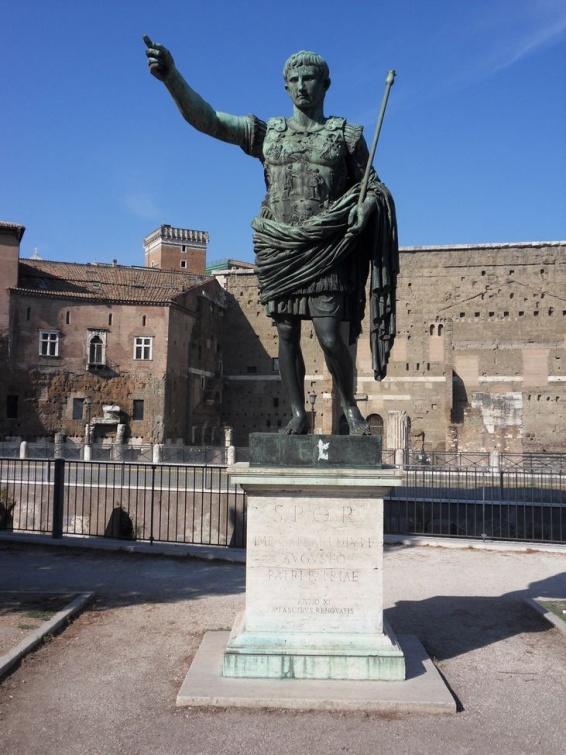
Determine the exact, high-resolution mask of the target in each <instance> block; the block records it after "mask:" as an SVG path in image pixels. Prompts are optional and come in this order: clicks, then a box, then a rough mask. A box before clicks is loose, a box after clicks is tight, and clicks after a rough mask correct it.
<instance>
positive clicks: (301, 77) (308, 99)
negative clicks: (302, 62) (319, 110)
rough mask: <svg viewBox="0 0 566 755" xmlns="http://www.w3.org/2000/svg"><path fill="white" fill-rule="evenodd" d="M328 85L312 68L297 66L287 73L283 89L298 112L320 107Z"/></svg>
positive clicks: (318, 72)
mask: <svg viewBox="0 0 566 755" xmlns="http://www.w3.org/2000/svg"><path fill="white" fill-rule="evenodd" d="M329 83H330V82H329V81H328V80H327V79H324V78H323V77H322V76H321V75H320V71H318V70H317V69H316V68H315V67H314V66H299V67H298V68H292V69H291V70H290V71H289V74H288V76H287V83H286V84H285V89H286V91H287V92H288V94H289V97H290V98H291V99H292V100H293V105H295V106H296V107H298V108H299V109H300V110H310V109H311V108H313V107H317V106H318V105H322V103H323V102H324V96H325V95H326V90H327V89H328V85H329Z"/></svg>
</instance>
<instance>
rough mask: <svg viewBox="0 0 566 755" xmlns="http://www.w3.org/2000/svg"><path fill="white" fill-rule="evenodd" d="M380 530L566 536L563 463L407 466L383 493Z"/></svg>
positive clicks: (500, 536) (509, 536)
mask: <svg viewBox="0 0 566 755" xmlns="http://www.w3.org/2000/svg"><path fill="white" fill-rule="evenodd" d="M384 516H385V532H386V534H413V535H436V536H440V537H442V536H444V537H465V538H482V539H490V540H528V541H540V542H553V543H564V542H566V469H564V470H561V469H559V471H551V470H550V469H549V468H547V467H546V466H545V465H542V466H539V468H538V469H537V468H535V467H534V466H532V467H531V468H529V467H528V466H526V467H525V466H516V467H514V468H513V467H511V468H500V469H490V468H488V467H484V468H482V467H480V466H477V467H471V468H465V469H462V468H455V469H450V468H448V467H446V466H445V467H428V468H427V467H423V466H421V467H416V466H415V467H410V468H407V469H406V470H405V480H404V484H403V485H402V486H401V487H398V488H393V489H392V490H391V491H390V493H389V495H388V496H387V498H386V499H385V510H384Z"/></svg>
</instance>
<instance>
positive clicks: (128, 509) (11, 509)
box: [0, 459, 246, 548]
mask: <svg viewBox="0 0 566 755" xmlns="http://www.w3.org/2000/svg"><path fill="white" fill-rule="evenodd" d="M0 529H4V530H12V531H19V532H37V533H43V534H52V535H53V536H54V537H61V536H63V535H73V536H83V537H89V536H90V537H92V536H95V537H110V538H118V539H123V540H146V541H149V542H154V541H161V542H176V543H190V544H206V545H223V546H232V547H240V548H241V547H244V545H245V536H246V506H245V495H244V493H243V492H242V490H241V489H240V488H239V487H236V486H234V485H231V484H230V482H229V479H228V475H227V473H226V468H225V467H210V466H194V465H193V466H189V465H184V466H181V465H174V464H145V463H124V462H121V463H120V462H96V461H93V462H82V461H67V460H65V459H55V460H46V461H37V460H30V459H0Z"/></svg>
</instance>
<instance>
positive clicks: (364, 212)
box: [346, 199, 375, 236]
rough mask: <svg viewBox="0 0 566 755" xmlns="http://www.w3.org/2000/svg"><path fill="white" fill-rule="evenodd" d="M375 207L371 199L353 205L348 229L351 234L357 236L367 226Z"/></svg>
mask: <svg viewBox="0 0 566 755" xmlns="http://www.w3.org/2000/svg"><path fill="white" fill-rule="evenodd" d="M374 207H375V204H374V202H373V200H371V199H366V200H365V202H363V203H362V204H361V205H359V204H357V205H356V206H355V207H352V209H351V210H350V214H349V215H348V230H347V231H346V233H347V234H348V235H349V236H355V235H357V234H358V233H360V231H362V230H363V229H364V228H365V225H366V223H367V222H368V220H369V217H370V215H371V213H372V212H373V210H374Z"/></svg>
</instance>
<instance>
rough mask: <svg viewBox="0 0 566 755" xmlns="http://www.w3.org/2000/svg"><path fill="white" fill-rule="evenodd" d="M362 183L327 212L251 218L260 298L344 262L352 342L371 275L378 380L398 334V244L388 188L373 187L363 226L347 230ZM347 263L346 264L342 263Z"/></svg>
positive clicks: (263, 213) (300, 283)
mask: <svg viewBox="0 0 566 755" xmlns="http://www.w3.org/2000/svg"><path fill="white" fill-rule="evenodd" d="M359 193H360V185H359V184H356V185H355V186H353V187H351V188H350V189H349V190H347V191H346V192H345V193H344V194H343V195H342V196H341V197H340V198H339V199H337V200H336V201H335V202H334V203H333V204H332V205H331V206H330V207H329V208H328V209H327V210H324V211H323V212H321V213H320V214H319V215H315V216H313V217H311V218H309V219H307V220H305V221H303V222H302V223H300V224H298V225H288V224H285V223H281V222H278V221H276V220H275V219H274V218H273V217H272V216H271V213H270V212H269V209H268V208H266V207H265V206H264V207H263V208H262V211H261V212H260V214H259V215H258V217H256V218H255V219H254V220H253V221H252V228H253V229H254V250H255V262H256V271H257V276H258V283H259V290H260V301H261V302H262V303H263V304H267V303H268V302H269V301H272V300H274V299H279V298H283V297H285V296H287V295H289V294H293V293H294V292H296V291H297V290H298V289H301V288H303V287H304V286H307V285H308V284H310V283H312V282H313V281H315V280H316V279H317V278H319V277H320V276H322V275H324V274H326V273H328V272H330V271H331V270H332V269H335V268H336V266H337V265H338V264H340V263H342V265H341V266H342V269H343V270H346V271H347V275H348V276H349V283H350V284H351V285H350V287H349V288H350V290H351V292H352V293H351V294H345V295H346V296H348V299H349V301H348V302H347V306H346V308H345V310H346V312H347V313H348V319H349V322H350V343H354V342H355V340H356V339H357V338H358V336H359V335H360V333H361V331H362V320H363V318H364V312H365V299H366V282H367V279H368V275H369V277H370V288H369V302H370V333H369V337H370V346H371V355H372V369H373V371H374V376H375V379H376V380H382V379H383V378H384V377H385V375H386V373H387V363H388V361H389V356H390V353H391V349H392V347H393V341H394V339H395V332H396V317H395V291H396V281H397V274H398V272H399V247H398V241H397V221H396V216H395V205H394V202H393V198H392V197H391V194H390V193H389V191H388V190H387V188H386V187H385V186H384V185H383V184H380V183H376V184H374V185H373V186H372V197H375V201H376V208H375V210H374V212H373V213H372V214H371V216H370V218H369V220H368V222H367V224H366V226H365V228H364V229H363V230H362V231H361V232H360V233H359V234H357V235H355V236H352V235H350V234H348V232H347V228H348V223H347V221H348V215H349V213H350V210H351V209H352V208H353V207H354V206H355V205H356V204H357V202H358V199H359ZM344 263H345V264H344Z"/></svg>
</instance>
